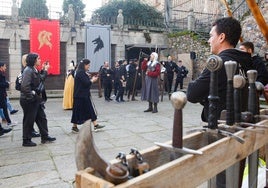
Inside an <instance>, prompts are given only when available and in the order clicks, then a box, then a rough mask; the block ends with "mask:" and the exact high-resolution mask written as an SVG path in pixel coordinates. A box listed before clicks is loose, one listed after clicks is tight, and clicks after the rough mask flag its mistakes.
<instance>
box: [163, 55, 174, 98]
mask: <svg viewBox="0 0 268 188" xmlns="http://www.w3.org/2000/svg"><path fill="white" fill-rule="evenodd" d="M163 66H164V67H165V68H166V74H167V82H166V85H165V90H166V91H167V92H168V93H170V92H171V89H172V83H173V78H174V72H175V71H176V68H177V65H176V63H175V62H173V61H172V57H171V56H168V60H167V62H163Z"/></svg>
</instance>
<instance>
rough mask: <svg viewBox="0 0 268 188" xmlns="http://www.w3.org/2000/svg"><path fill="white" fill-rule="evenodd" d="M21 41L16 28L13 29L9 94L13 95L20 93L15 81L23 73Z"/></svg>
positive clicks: (10, 51) (10, 49)
mask: <svg viewBox="0 0 268 188" xmlns="http://www.w3.org/2000/svg"><path fill="white" fill-rule="evenodd" d="M20 42H21V39H20V38H19V34H18V32H17V29H16V28H12V30H11V34H10V44H9V58H10V59H9V78H7V80H9V81H10V82H11V84H10V86H9V94H10V95H13V93H16V96H17V95H18V92H17V91H16V90H15V81H16V78H17V75H18V74H19V73H20V71H21V43H20Z"/></svg>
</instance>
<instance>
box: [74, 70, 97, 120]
mask: <svg viewBox="0 0 268 188" xmlns="http://www.w3.org/2000/svg"><path fill="white" fill-rule="evenodd" d="M91 85H92V82H91V81H90V77H89V76H88V75H87V73H86V72H85V71H84V70H77V72H76V74H75V78H74V106H73V113H72V119H71V123H75V124H78V125H80V124H83V123H84V122H85V121H87V120H89V119H91V120H92V121H95V120H96V119H97V112H96V109H95V106H94V104H93V102H92V100H91V94H90V87H91Z"/></svg>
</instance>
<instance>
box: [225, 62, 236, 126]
mask: <svg viewBox="0 0 268 188" xmlns="http://www.w3.org/2000/svg"><path fill="white" fill-rule="evenodd" d="M224 66H225V71H226V75H227V98H226V124H227V125H231V126H232V125H234V85H233V78H234V74H235V71H236V67H237V63H236V62H235V61H226V62H225V63H224Z"/></svg>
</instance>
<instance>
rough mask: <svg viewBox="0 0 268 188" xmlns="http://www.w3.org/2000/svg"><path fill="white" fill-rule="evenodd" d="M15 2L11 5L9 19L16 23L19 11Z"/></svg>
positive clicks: (14, 0)
mask: <svg viewBox="0 0 268 188" xmlns="http://www.w3.org/2000/svg"><path fill="white" fill-rule="evenodd" d="M16 3H17V2H16V0H13V5H12V8H11V18H12V20H13V21H18V16H19V9H18V7H17V4H16Z"/></svg>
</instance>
